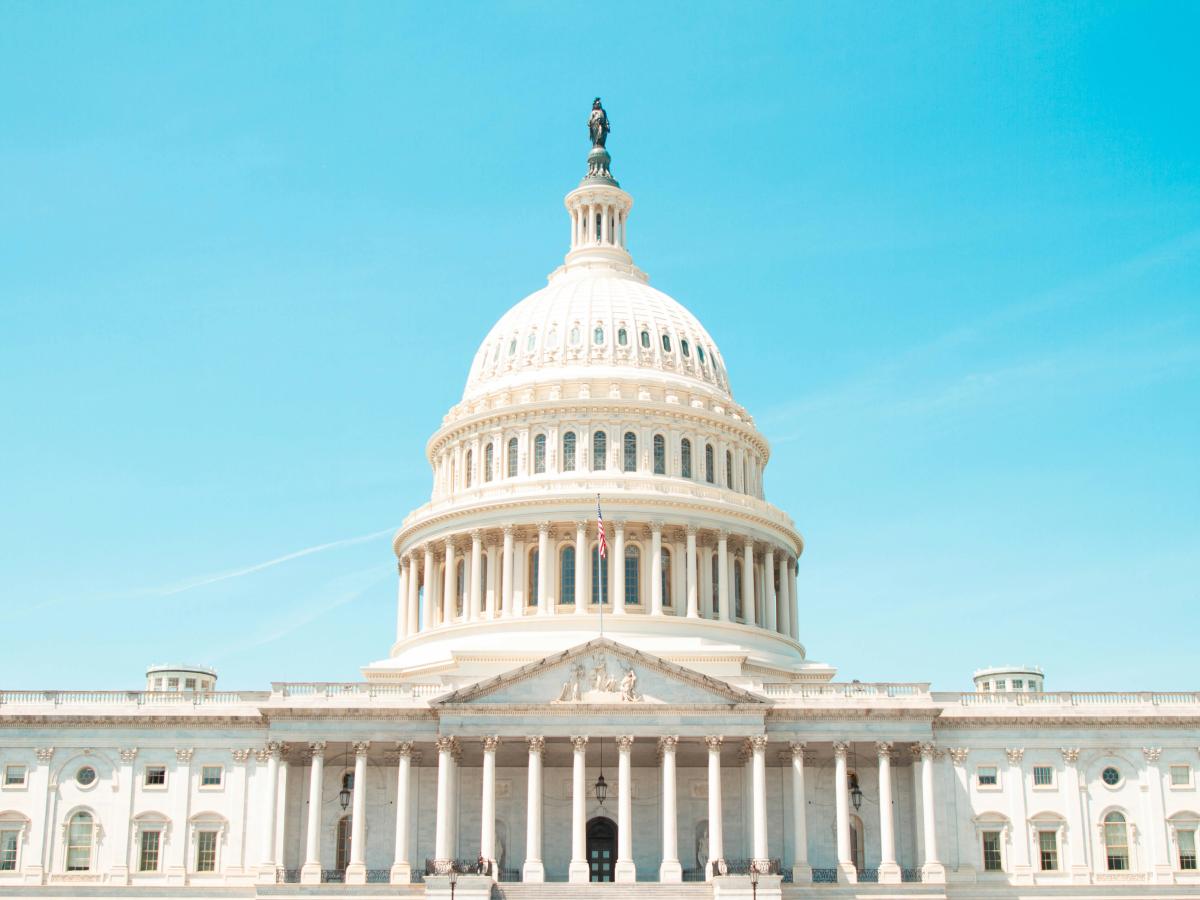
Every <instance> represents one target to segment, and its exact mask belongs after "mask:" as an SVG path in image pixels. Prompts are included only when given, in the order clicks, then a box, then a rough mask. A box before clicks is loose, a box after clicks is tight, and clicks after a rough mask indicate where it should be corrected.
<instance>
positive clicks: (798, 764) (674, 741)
mask: <svg viewBox="0 0 1200 900" xmlns="http://www.w3.org/2000/svg"><path fill="white" fill-rule="evenodd" d="M463 740H468V739H466V738H464V739H463ZM469 740H478V741H479V745H480V749H481V750H482V753H483V764H482V793H481V797H480V807H479V808H480V813H481V815H480V822H481V824H480V834H479V857H480V858H481V859H482V860H486V861H487V862H488V863H490V869H489V871H491V872H493V873H495V872H497V871H498V870H497V863H498V859H497V853H496V831H495V823H496V751H497V749H498V748H499V747H500V745H501V743H502V741H515V742H519V743H520V744H522V745H523V746H524V748H525V750H526V754H527V765H528V777H527V794H526V839H525V859H524V862H523V865H522V867H521V878H522V880H523V881H528V882H541V881H544V880H545V878H546V864H545V860H544V859H543V855H542V847H543V841H542V837H543V823H544V817H543V810H544V806H545V803H546V797H545V793H544V790H543V784H544V779H543V757H544V754H545V752H546V748H547V741H548V740H564V741H568V742H569V743H570V746H571V760H572V763H571V765H572V778H571V858H570V861H569V866H568V880H569V881H571V882H587V881H589V880H590V874H591V870H590V868H589V861H588V859H587V836H586V828H587V807H588V802H589V800H590V799H591V797H592V791H593V787H592V786H591V785H589V783H588V780H587V777H586V767H587V751H588V746H589V743H592V740H591V739H590V738H589V737H588V736H587V735H571V736H568V737H562V738H553V739H548V738H547V737H545V736H542V735H538V736H532V737H529V736H522V737H504V738H502V737H501V736H500V735H487V736H483V737H480V738H471V739H469ZM601 740H612V741H613V743H614V744H615V746H616V750H617V784H616V794H617V796H616V809H617V823H616V824H617V847H616V859H615V864H614V867H613V876H614V880H615V881H618V882H633V881H636V880H638V871H637V866H636V863H635V862H634V858H633V846H632V841H633V831H634V828H633V826H634V823H633V792H632V759H631V757H632V750H633V746H634V743H635V740H644V738H639V737H635V736H634V735H631V734H630V735H621V736H617V737H615V738H611V737H610V738H597V739H596V742H597V743H598V742H599V741H601ZM654 740H655V741H656V746H657V751H658V761H659V777H660V778H661V798H662V815H661V823H662V853H661V858H660V861H659V866H658V872H657V876H658V880H659V881H662V882H680V881H681V880H682V877H683V866H682V864H681V861H680V859H679V851H678V809H677V800H676V798H677V785H676V753H677V751H678V750H679V749H680V747H681V745H683V744H684V743H685V742H696V743H699V742H701V741H702V743H703V746H704V748H705V751H706V757H707V773H708V779H707V786H708V790H707V795H708V797H707V802H708V862H707V865H706V866H705V874H706V877H708V878H711V877H712V876H713V875H714V874H719V873H720V871H721V866H722V863H723V862H724V861H725V858H726V854H725V835H724V828H723V821H724V811H723V809H722V792H723V791H722V778H723V772H724V770H725V768H727V767H726V766H724V765H723V764H722V750H723V748H724V747H725V746H726V745H727V744H728V743H730V742H731V741H734V742H737V743H739V744H740V753H739V757H738V758H739V763H740V764H741V765H743V766H745V767H746V769H747V770H748V775H749V778H748V783H749V785H750V791H751V802H750V808H751V815H750V835H749V846H750V850H751V858H752V860H753V861H754V862H755V863H758V864H765V863H767V862H768V861H769V851H768V817H767V778H766V759H767V758H766V753H767V749H768V745H769V743H770V739H769V738H768V736H767V735H765V734H753V735H749V736H746V737H743V738H732V739H731V738H728V737H725V736H722V735H710V736H706V737H703V738H698V737H694V738H681V737H679V736H675V735H665V736H657V737H656V738H654ZM279 746H280V745H279V744H272V745H269V749H271V756H270V759H271V760H274V761H275V762H276V764H277V763H278V759H279ZM325 746H326V745H325V742H323V741H314V742H311V743H310V744H309V753H310V755H311V758H312V766H311V769H310V775H309V779H310V780H309V817H308V821H307V832H306V835H305V857H304V865H303V868H302V869H301V875H300V878H301V882H302V883H319V882H320V880H321V860H320V855H319V851H320V834H321V828H322V822H321V806H322V804H321V790H322V785H323V778H324V765H323V762H324V752H325ZM785 746H786V748H787V749H786V750H784V751H782V753H781V756H784V755H786V756H790V760H791V775H792V777H791V793H792V802H791V811H792V823H791V824H792V828H791V831H792V839H793V851H792V856H793V875H794V880H796V881H798V882H799V881H808V880H810V879H811V874H812V868H811V865H810V863H809V859H808V821H807V817H808V812H807V810H808V803H807V800H806V788H805V753H806V750H807V748H808V744H807V743H806V742H804V741H789V742H786V744H785ZM874 746H875V751H876V756H877V760H878V766H879V810H880V815H879V831H880V848H881V860H880V865H879V881H880V882H881V883H899V882H900V880H901V870H900V867H899V865H898V863H897V859H896V838H895V831H894V822H893V813H892V778H891V766H892V759H893V756H894V753H893V744H892V743H891V742H887V741H880V742H876V743H875V745H874ZM352 747H353V751H354V781H353V786H352V790H351V800H350V805H351V809H352V811H353V813H352V820H351V834H350V852H349V864H348V866H347V868H346V870H345V880H346V882H347V883H349V884H363V883H366V877H367V870H366V867H365V862H364V861H365V856H366V844H365V834H366V824H367V823H366V777H365V776H366V764H367V755H368V752H369V748H370V743H369V742H367V741H360V742H355V743H354V744H352ZM434 747H435V749H436V752H437V792H436V803H437V808H436V825H435V833H434V834H435V837H434V862H435V864H442V865H445V864H449V863H450V862H451V861H453V860H454V858H455V850H456V848H457V845H458V835H457V833H456V829H457V825H458V820H457V814H456V811H457V809H458V808H459V803H458V794H459V781H460V779H459V774H458V770H459V767H460V765H461V759H462V749H463V748H462V742H461V741H460V739H459V738H457V737H453V736H449V735H444V736H440V737H438V738H436V740H435V741H434ZM911 749H912V754H913V759H914V763H916V762H917V761H918V760H919V765H920V779H919V780H920V804H919V806H920V812H921V816H920V818H921V827H922V837H923V845H922V853H923V858H922V867H921V871H922V877H923V879H924V880H926V881H941V880H943V879H944V877H945V873H944V868H943V866H942V864H941V862H940V861H939V857H938V848H937V826H936V818H937V807H936V803H935V796H934V778H933V760H934V757H935V755H936V754H937V753H938V751H937V750H936V748H935V747H934V745H933V744H931V743H920V744H914V745H912V748H911ZM832 751H833V757H834V766H835V772H834V793H835V804H834V806H835V811H836V812H835V816H836V820H835V828H836V835H837V841H836V843H837V861H838V865H837V868H838V881H842V882H847V883H853V882H855V881H856V880H857V868H856V866H855V862H854V859H853V853H852V850H851V846H850V840H851V839H850V828H851V825H850V821H851V820H850V815H851V813H850V796H849V794H850V791H849V787H850V783H849V778H848V772H847V757H848V754H849V753H850V752H851V744H850V743H849V742H847V741H833V742H832ZM414 755H415V751H414V745H413V743H412V742H400V743H398V744H396V758H397V776H398V777H397V787H396V831H395V855H394V862H393V864H392V867H391V873H390V874H391V881H392V882H396V883H406V882H409V881H410V880H411V879H412V874H413V865H414V860H413V859H412V844H413V840H412V828H411V824H412V816H413V810H412V809H411V797H412V796H413V786H412V763H413V758H414ZM268 779H271V768H270V766H269V767H268ZM270 784H271V785H272V788H271V792H270V796H269V805H268V810H274V809H275V807H276V804H277V801H278V797H277V793H276V792H277V780H270ZM265 828H266V833H265V834H264V836H263V846H264V847H267V848H276V847H277V846H279V845H280V844H281V843H282V842H281V841H280V840H278V838H279V837H280V836H279V835H277V833H276V828H277V818H276V816H274V815H268V816H267V819H266V824H265ZM275 864H276V860H274V859H267V860H264V862H263V864H262V871H263V872H264V873H267V872H270V873H272V875H273V873H274V866H275ZM651 877H652V876H650V873H642V880H643V881H646V880H651Z"/></svg>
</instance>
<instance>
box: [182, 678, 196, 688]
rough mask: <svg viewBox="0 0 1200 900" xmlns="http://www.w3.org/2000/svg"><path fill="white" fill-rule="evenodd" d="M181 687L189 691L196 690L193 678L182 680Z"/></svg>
mask: <svg viewBox="0 0 1200 900" xmlns="http://www.w3.org/2000/svg"><path fill="white" fill-rule="evenodd" d="M183 686H184V687H185V688H186V689H187V690H189V691H194V690H195V689H196V679H195V678H185V679H184V680H183Z"/></svg>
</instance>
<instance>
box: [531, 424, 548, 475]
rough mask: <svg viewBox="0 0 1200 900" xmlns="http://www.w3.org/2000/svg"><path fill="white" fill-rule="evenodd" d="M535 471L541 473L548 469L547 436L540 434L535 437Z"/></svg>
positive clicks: (537, 473) (536, 473)
mask: <svg viewBox="0 0 1200 900" xmlns="http://www.w3.org/2000/svg"><path fill="white" fill-rule="evenodd" d="M533 471H534V474H535V475H541V474H542V473H544V472H545V471H546V436H545V435H544V434H539V435H538V436H537V437H535V438H534V439H533Z"/></svg>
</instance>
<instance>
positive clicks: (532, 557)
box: [525, 547, 538, 606]
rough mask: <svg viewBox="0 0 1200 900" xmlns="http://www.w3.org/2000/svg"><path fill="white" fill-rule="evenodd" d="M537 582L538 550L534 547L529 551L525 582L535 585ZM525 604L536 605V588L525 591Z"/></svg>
mask: <svg viewBox="0 0 1200 900" xmlns="http://www.w3.org/2000/svg"><path fill="white" fill-rule="evenodd" d="M537 583H538V551H537V547H534V548H533V549H532V550H530V551H529V581H527V582H526V584H529V585H536V584H537ZM525 605H526V606H537V588H536V587H532V588H531V589H530V590H527V591H526V592H525Z"/></svg>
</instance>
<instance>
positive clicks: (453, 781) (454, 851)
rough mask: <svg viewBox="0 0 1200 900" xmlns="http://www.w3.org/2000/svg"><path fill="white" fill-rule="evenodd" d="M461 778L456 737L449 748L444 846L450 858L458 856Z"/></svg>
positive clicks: (459, 746)
mask: <svg viewBox="0 0 1200 900" xmlns="http://www.w3.org/2000/svg"><path fill="white" fill-rule="evenodd" d="M461 778H462V745H461V744H459V742H458V738H455V739H454V744H453V745H452V746H451V748H450V827H449V829H448V831H449V840H448V841H447V844H446V846H447V847H448V848H449V850H450V858H451V859H457V858H458V814H459V808H460V806H459V802H458V782H459V780H460V779H461Z"/></svg>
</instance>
